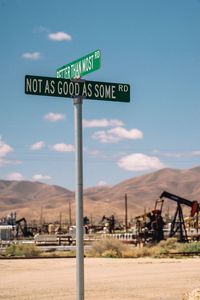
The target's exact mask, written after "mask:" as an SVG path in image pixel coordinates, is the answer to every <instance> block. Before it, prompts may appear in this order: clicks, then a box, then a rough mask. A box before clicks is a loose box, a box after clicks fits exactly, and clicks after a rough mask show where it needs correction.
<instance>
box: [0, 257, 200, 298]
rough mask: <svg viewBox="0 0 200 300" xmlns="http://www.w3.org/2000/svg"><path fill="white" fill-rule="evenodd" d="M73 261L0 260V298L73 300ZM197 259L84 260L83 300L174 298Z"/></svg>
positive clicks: (193, 277)
mask: <svg viewBox="0 0 200 300" xmlns="http://www.w3.org/2000/svg"><path fill="white" fill-rule="evenodd" d="M75 273H76V261H75V259H50V260H45V259H39V260H21V259H20V260H0V299H1V300H3V299H9V300H11V299H17V300H29V299H35V300H40V299H43V300H50V299H55V300H64V299H66V300H75V299H76V292H75V288H76V281H75ZM199 286H200V259H198V258H196V259H150V258H148V259H147V258H143V259H104V258H99V259H98V258H96V259H95V258H86V259H85V300H102V299H103V300H111V299H113V300H126V299H127V300H128V299H132V300H133V299H135V300H141V299H142V300H143V299H145V300H150V299H151V300H158V299H159V300H160V299H163V300H179V299H182V297H183V294H184V293H185V292H187V291H190V290H192V289H194V288H196V287H199Z"/></svg>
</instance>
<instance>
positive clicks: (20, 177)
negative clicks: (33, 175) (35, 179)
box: [6, 172, 25, 181]
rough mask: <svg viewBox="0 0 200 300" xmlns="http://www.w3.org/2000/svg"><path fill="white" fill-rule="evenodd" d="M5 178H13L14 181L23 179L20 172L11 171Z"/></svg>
mask: <svg viewBox="0 0 200 300" xmlns="http://www.w3.org/2000/svg"><path fill="white" fill-rule="evenodd" d="M6 179H7V180H15V181H21V180H24V179H25V178H24V176H23V175H22V174H21V173H17V172H13V173H10V174H9V175H7V176H6Z"/></svg>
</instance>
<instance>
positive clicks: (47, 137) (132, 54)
mask: <svg viewBox="0 0 200 300" xmlns="http://www.w3.org/2000/svg"><path fill="white" fill-rule="evenodd" d="M0 36H1V47H0V53H1V55H0V66H1V72H0V90H1V94H0V103H1V110H0V136H1V140H0V178H1V179H15V180H21V179H24V180H36V181H41V182H45V183H48V184H57V185H61V186H64V187H66V188H69V189H72V190H74V186H75V184H74V181H75V180H74V178H75V174H74V169H75V166H74V108H73V102H72V100H71V99H64V98H56V97H55V98H54V97H42V96H29V95H25V93H24V76H25V75H26V74H32V75H39V76H49V77H54V76H56V69H57V68H58V67H60V66H63V65H64V64H67V63H69V62H71V61H73V60H76V59H78V58H79V57H82V56H84V55H86V54H88V53H90V52H92V51H94V50H96V49H100V50H101V55H102V62H101V69H100V70H98V71H96V72H93V73H91V74H89V75H87V76H85V79H88V80H96V81H108V82H122V83H128V84H130V85H131V102H130V103H117V102H116V103H115V102H104V101H95V100H90V101H88V100H84V103H83V119H84V121H83V140H84V153H83V155H84V187H90V186H96V185H104V184H108V185H113V184H117V183H119V182H121V181H122V180H125V179H128V178H131V177H134V176H138V175H142V174H146V173H149V172H153V171H155V170H158V169H161V168H164V167H169V168H175V169H186V168H192V167H195V166H197V165H199V164H200V163H199V159H200V144H199V136H200V134H199V133H200V132H199V128H200V121H199V120H200V118H199V115H200V84H199V82H200V1H198V0H190V1H187V0H168V1H164V0H151V1H150V0H126V1H123V2H122V1H114V0H110V1H108V0H107V1H105V0H102V1H99V2H97V1H92V0H88V1H87V0H86V1H78V0H77V1H67V0H59V1H56V2H55V1H51V0H48V1H47V0H43V1H39V0H34V1H29V0H15V1H11V0H10V1H9V0H0Z"/></svg>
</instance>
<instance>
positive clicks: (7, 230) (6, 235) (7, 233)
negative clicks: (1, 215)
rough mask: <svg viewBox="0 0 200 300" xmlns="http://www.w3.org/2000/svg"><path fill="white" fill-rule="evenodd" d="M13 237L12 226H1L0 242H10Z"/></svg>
mask: <svg viewBox="0 0 200 300" xmlns="http://www.w3.org/2000/svg"><path fill="white" fill-rule="evenodd" d="M12 237H13V226H11V225H0V240H1V241H10V240H11V239H12Z"/></svg>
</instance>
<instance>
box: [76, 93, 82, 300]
mask: <svg viewBox="0 0 200 300" xmlns="http://www.w3.org/2000/svg"><path fill="white" fill-rule="evenodd" d="M74 123H75V168H76V192H75V198H76V288H77V289H76V299H77V300H84V244H83V150H82V148H83V146H82V99H81V98H76V99H74Z"/></svg>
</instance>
